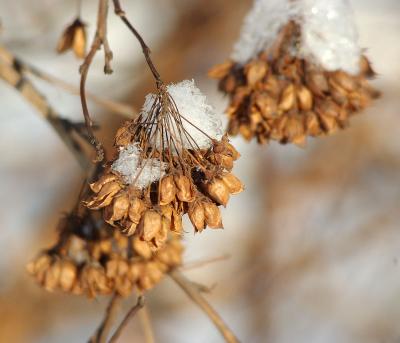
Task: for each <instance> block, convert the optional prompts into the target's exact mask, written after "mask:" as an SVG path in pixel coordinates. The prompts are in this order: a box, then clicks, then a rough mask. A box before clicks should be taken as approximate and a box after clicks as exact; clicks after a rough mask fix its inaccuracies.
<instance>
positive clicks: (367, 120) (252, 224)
mask: <svg viewBox="0 0 400 343" xmlns="http://www.w3.org/2000/svg"><path fill="white" fill-rule="evenodd" d="M122 3H123V5H124V7H125V8H126V10H127V13H128V15H129V17H130V18H131V20H132V21H133V23H135V25H136V27H137V28H138V29H139V31H141V32H142V33H143V36H144V38H145V39H146V41H147V42H148V44H149V46H150V47H151V48H152V50H153V57H154V60H155V63H156V64H157V65H158V66H159V70H160V73H161V75H162V76H163V79H164V80H166V81H168V82H174V81H179V80H182V79H184V78H195V79H196V82H197V84H198V85H199V87H200V88H201V89H202V90H203V91H204V92H205V93H206V94H207V95H208V96H209V101H210V102H211V103H212V104H213V105H214V106H215V107H216V108H217V109H218V110H219V111H220V112H221V113H222V111H223V109H224V107H225V105H226V99H224V98H223V97H222V96H221V95H220V94H218V93H217V92H216V84H215V82H214V81H212V80H208V79H207V77H206V72H207V69H208V68H209V67H211V66H212V65H213V64H215V63H219V62H222V61H223V60H224V59H225V58H226V57H227V56H228V55H229V53H230V49H231V46H232V43H233V42H234V40H235V38H236V37H237V35H238V32H239V29H240V24H241V20H242V18H243V15H244V14H245V12H246V10H247V9H248V8H249V6H250V4H251V2H250V1H249V0H203V1H201V0H190V1H183V0H151V1H150V0H149V1H138V0H135V1H129V2H128V1H123V2H122ZM125 3H126V4H125ZM351 3H352V5H353V8H354V12H355V20H356V23H357V25H358V28H359V33H360V42H361V45H362V46H363V47H367V48H368V49H367V56H369V57H370V59H371V60H372V62H373V63H374V67H375V69H376V70H377V72H378V74H379V77H378V79H377V80H376V81H374V85H375V86H376V87H377V88H379V89H380V90H381V91H382V92H383V94H384V96H383V98H382V99H381V100H378V101H377V102H376V103H375V105H374V106H373V107H371V108H370V109H368V110H367V111H366V112H365V113H364V114H363V115H361V116H359V117H356V118H354V119H353V120H352V122H351V124H352V125H351V127H350V128H349V129H348V130H346V131H345V132H340V133H338V134H336V135H335V136H332V137H328V138H321V139H318V140H310V141H309V143H308V145H307V147H306V148H305V149H299V148H297V147H292V146H281V145H278V144H276V143H272V144H271V145H270V146H269V147H267V146H263V147H258V146H257V145H256V144H254V143H252V144H246V143H244V141H243V140H242V139H241V138H235V139H233V142H234V144H235V145H236V146H237V147H238V150H239V151H240V152H241V154H242V158H241V159H240V160H239V161H238V162H237V165H236V167H235V169H236V174H237V175H238V176H239V177H240V178H241V179H242V180H243V181H244V182H245V184H246V191H245V192H244V193H242V194H240V195H239V196H237V197H234V198H232V200H231V202H230V204H229V206H228V207H227V209H226V210H224V213H223V216H224V225H225V230H223V231H222V230H221V231H212V230H206V231H205V232H203V233H202V234H201V235H196V237H194V235H193V234H192V233H191V232H188V234H187V235H186V238H185V241H186V243H187V249H186V254H185V260H186V262H187V263H190V262H192V261H198V260H202V259H208V258H212V257H216V256H221V255H224V254H228V255H230V257H229V258H228V259H227V260H224V261H221V262H215V263H212V264H208V265H206V266H204V267H202V268H197V269H193V270H188V271H187V272H186V273H187V275H188V276H190V278H192V279H193V280H196V281H198V282H201V283H203V284H206V285H210V286H211V285H214V284H215V288H214V289H213V291H212V293H211V294H209V295H207V298H208V299H209V300H210V302H212V304H213V305H214V306H215V307H216V309H217V310H218V311H219V313H220V314H221V315H222V316H223V318H224V319H225V320H226V321H227V322H228V323H229V325H230V326H231V327H232V328H233V330H234V331H235V333H237V335H238V336H239V338H240V339H241V340H242V341H243V342H278V343H286V342H382V343H383V342H385V343H390V342H400V325H399V322H400V230H399V229H400V224H399V223H400V213H399V209H400V117H399V109H400V2H399V1H398V0H381V1H377V0H367V1H366V0H353V1H351ZM75 14H76V3H75V1H68V2H67V1H61V0H36V1H29V0H19V1H11V2H9V1H6V0H0V17H1V20H2V26H3V29H2V33H1V36H0V41H1V44H4V45H6V46H7V47H8V48H9V49H10V50H11V51H13V52H14V53H15V54H17V55H18V56H19V57H22V58H23V59H25V60H26V61H28V62H30V63H32V64H34V65H36V66H37V67H40V68H42V69H43V70H45V71H47V72H49V73H51V74H54V75H56V76H58V77H60V78H62V79H64V80H66V81H69V82H72V83H74V84H76V85H77V84H78V66H79V61H77V60H76V59H75V58H74V57H73V56H72V55H71V54H66V55H63V56H56V54H55V52H54V47H55V45H56V41H57V38H58V36H59V34H60V33H61V31H62V29H63V28H64V26H65V25H66V24H67V23H69V22H70V21H71V20H72V19H73V17H74V16H75ZM95 15H96V1H93V0H91V1H89V0H84V1H83V10H82V17H83V19H84V20H85V21H87V22H88V23H89V26H88V29H89V33H90V34H89V37H92V35H93V31H94V26H95V25H94V23H95ZM109 26H110V28H109V30H110V34H109V40H110V44H111V48H112V50H113V52H114V61H113V67H114V74H113V75H112V76H104V75H103V74H102V55H101V54H98V58H97V59H96V61H95V63H94V65H93V67H92V69H91V74H90V76H89V83H88V88H89V90H90V91H92V92H93V93H95V94H97V95H99V96H105V97H107V98H111V99H114V100H118V101H124V102H126V103H130V104H132V105H133V106H135V107H136V108H140V106H141V104H142V102H143V97H144V95H145V94H146V93H148V92H149V91H152V90H153V84H152V83H151V78H150V73H149V72H148V71H147V69H145V68H144V61H143V58H142V56H141V51H140V48H139V45H138V44H137V42H136V41H135V40H134V39H133V37H131V35H130V33H129V32H128V31H127V30H126V29H125V27H124V26H123V25H122V24H121V23H120V21H119V20H118V19H117V18H115V16H114V15H113V14H112V13H110V18H109ZM36 84H37V86H38V87H39V88H40V89H41V90H42V91H43V92H44V93H45V94H46V95H47V98H48V99H49V102H50V103H51V104H52V105H54V107H55V108H56V109H58V111H59V112H60V113H61V114H63V115H64V116H65V117H68V118H71V119H73V120H78V119H81V109H80V102H79V98H78V97H76V96H73V95H69V94H66V93H65V92H63V91H61V90H60V89H57V88H54V87H51V86H49V85H47V84H45V83H43V82H36ZM0 102H1V111H0V119H1V125H0V153H1V160H2V161H1V163H0V180H1V186H0V199H1V206H0V228H1V229H0V272H1V274H0V275H1V277H0V342H57V343H62V342H84V341H86V339H87V338H88V337H89V336H90V335H91V333H92V332H93V331H94V329H95V328H96V326H97V324H98V323H99V321H100V319H101V318H102V315H103V311H104V307H105V301H104V300H105V299H99V300H94V301H88V300H86V299H84V298H77V297H73V296H68V295H64V294H50V293H47V292H45V291H43V290H42V289H39V287H37V286H36V285H35V284H34V282H33V280H31V279H30V278H29V277H28V276H27V275H26V274H25V263H26V262H27V261H28V260H29V259H31V258H32V257H34V256H35V254H36V253H37V251H38V250H39V249H40V248H42V247H46V246H48V245H49V244H51V243H52V242H53V241H54V239H55V237H56V236H55V233H54V228H55V225H56V223H57V220H58V218H59V216H60V215H61V214H62V213H63V212H64V211H68V210H69V209H70V208H71V206H72V205H73V203H74V201H75V198H76V194H77V192H78V190H79V186H80V183H81V180H82V177H83V175H82V173H81V171H80V169H79V166H78V164H77V163H76V162H75V160H74V158H73V157H72V156H71V154H70V153H69V151H68V150H67V149H66V148H65V147H64V146H63V145H62V143H61V141H60V140H59V138H58V137H57V136H56V135H55V133H54V132H52V130H51V128H50V127H49V126H48V124H47V123H46V122H43V121H42V119H41V118H39V116H37V114H36V112H35V111H34V110H33V109H32V108H31V107H30V105H29V104H27V103H26V102H25V100H23V99H22V98H20V95H19V94H17V93H16V92H15V91H14V90H13V89H11V88H9V87H8V86H6V85H5V84H3V83H0ZM90 106H91V110H92V113H93V114H95V118H96V120H97V121H98V122H99V123H100V124H101V125H102V130H101V137H102V139H103V140H104V142H106V144H107V145H108V146H110V144H111V142H112V137H113V133H114V130H115V129H116V127H117V126H118V125H119V124H120V123H121V122H122V120H123V119H122V118H120V117H118V116H117V115H115V114H111V113H107V112H105V111H104V110H103V109H101V108H100V107H96V106H95V105H93V104H91V105H90ZM147 299H148V301H149V304H150V313H151V317H152V322H153V325H154V330H155V335H156V340H157V341H158V342H191V343H193V342H194V343H196V342H199V343H200V342H221V341H222V340H221V338H220V336H219V334H218V332H217V331H216V330H215V329H214V327H213V326H212V325H211V324H210V322H209V321H208V319H207V318H206V317H205V316H204V315H203V313H201V312H200V310H199V309H198V308H197V307H196V306H195V305H194V304H192V303H191V302H190V300H189V299H188V298H186V296H185V295H184V294H183V293H182V291H181V290H180V289H179V288H178V287H177V286H175V285H174V284H173V283H172V282H171V280H169V279H165V281H163V282H162V284H161V285H159V286H157V287H156V288H155V289H154V290H152V291H151V292H150V294H149V295H148V297H147ZM132 301H133V300H132ZM127 305H129V304H127ZM133 341H134V342H141V341H143V336H142V331H141V328H140V323H139V321H138V320H137V318H135V320H133V321H132V322H131V323H130V325H129V328H128V329H127V330H126V331H125V332H124V334H123V336H122V337H121V342H133Z"/></svg>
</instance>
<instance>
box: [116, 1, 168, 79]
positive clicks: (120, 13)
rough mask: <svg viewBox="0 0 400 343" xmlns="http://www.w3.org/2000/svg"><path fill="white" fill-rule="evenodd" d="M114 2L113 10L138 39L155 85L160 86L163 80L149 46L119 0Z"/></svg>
mask: <svg viewBox="0 0 400 343" xmlns="http://www.w3.org/2000/svg"><path fill="white" fill-rule="evenodd" d="M113 3H114V12H115V14H116V15H117V16H119V17H120V18H121V20H122V21H123V22H124V23H125V25H126V26H127V27H128V28H129V30H130V31H131V32H132V33H133V34H134V36H135V37H136V39H137V40H138V41H139V43H140V45H141V47H142V51H143V54H144V57H145V59H146V62H147V65H148V66H149V68H150V70H151V72H152V74H153V76H154V78H155V80H156V84H157V87H160V86H161V85H162V84H163V82H162V80H161V76H160V74H159V72H158V71H157V68H156V67H155V66H154V63H153V61H152V60H151V57H150V53H151V51H150V48H149V47H148V46H147V44H146V43H145V41H144V39H143V38H142V36H141V35H140V34H139V32H138V31H137V30H136V29H135V28H134V27H133V25H132V24H131V23H130V21H129V20H128V18H127V17H126V14H125V11H124V10H123V9H122V8H121V4H120V2H119V0H113Z"/></svg>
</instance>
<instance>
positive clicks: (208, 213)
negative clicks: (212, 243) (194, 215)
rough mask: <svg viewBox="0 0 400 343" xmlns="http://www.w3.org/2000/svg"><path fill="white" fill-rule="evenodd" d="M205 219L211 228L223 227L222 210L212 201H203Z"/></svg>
mask: <svg viewBox="0 0 400 343" xmlns="http://www.w3.org/2000/svg"><path fill="white" fill-rule="evenodd" d="M203 208H204V216H205V221H206V224H207V226H208V227H210V228H211V229H220V228H223V225H222V219H221V212H220V211H219V208H218V207H217V205H215V204H213V203H211V202H203Z"/></svg>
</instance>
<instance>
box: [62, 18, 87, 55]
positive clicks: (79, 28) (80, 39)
mask: <svg viewBox="0 0 400 343" xmlns="http://www.w3.org/2000/svg"><path fill="white" fill-rule="evenodd" d="M85 26H86V25H85V24H84V23H83V22H82V21H81V20H80V18H76V19H75V20H74V21H73V23H72V24H70V25H68V26H67V27H66V29H65V30H64V32H63V33H62V35H61V37H60V39H59V41H58V44H57V52H58V53H60V54H61V53H64V52H66V51H68V50H72V51H73V52H74V54H75V56H76V57H78V58H84V57H85V53H86V28H85Z"/></svg>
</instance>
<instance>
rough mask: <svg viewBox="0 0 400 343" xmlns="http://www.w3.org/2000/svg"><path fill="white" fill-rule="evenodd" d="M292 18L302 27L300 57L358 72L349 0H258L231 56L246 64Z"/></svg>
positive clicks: (357, 48) (356, 48) (327, 68)
mask: <svg viewBox="0 0 400 343" xmlns="http://www.w3.org/2000/svg"><path fill="white" fill-rule="evenodd" d="M289 20H294V21H296V22H297V23H298V24H300V27H301V36H302V39H301V42H300V46H299V47H298V48H299V49H297V55H299V57H306V58H309V59H311V60H314V61H315V62H316V63H319V64H320V65H322V67H324V69H326V70H329V71H334V70H339V69H341V70H343V71H346V72H348V73H351V74H357V73H358V72H359V60H360V54H361V51H360V48H359V45H358V36H357V30H356V28H355V25H354V21H353V13H352V10H351V7H350V4H349V2H348V0H298V1H291V0H255V2H254V5H253V8H252V9H251V11H250V12H249V14H248V15H247V17H246V19H245V21H244V24H243V27H242V30H241V34H240V38H239V40H238V42H237V43H236V44H235V47H234V50H233V53H232V55H231V58H232V59H233V60H234V61H235V62H238V63H241V64H244V63H246V62H247V61H248V60H249V59H250V58H252V57H254V56H256V55H257V54H258V53H259V52H260V51H262V50H265V49H267V48H269V47H270V46H271V45H272V43H273V42H274V40H275V38H276V35H277V33H278V31H279V30H280V29H281V28H282V27H283V26H284V25H285V24H286V23H287V22H288V21H289Z"/></svg>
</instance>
